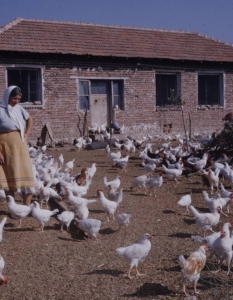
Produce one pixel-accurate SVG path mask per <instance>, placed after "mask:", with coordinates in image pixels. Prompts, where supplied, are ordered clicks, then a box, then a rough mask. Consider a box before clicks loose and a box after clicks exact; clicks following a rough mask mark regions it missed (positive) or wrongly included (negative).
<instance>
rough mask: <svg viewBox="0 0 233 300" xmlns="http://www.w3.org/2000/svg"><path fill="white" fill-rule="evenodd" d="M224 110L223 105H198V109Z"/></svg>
mask: <svg viewBox="0 0 233 300" xmlns="http://www.w3.org/2000/svg"><path fill="white" fill-rule="evenodd" d="M209 109H211V110H216V109H217V110H223V109H224V106H221V105H198V106H197V110H209Z"/></svg>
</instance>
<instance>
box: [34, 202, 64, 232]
mask: <svg viewBox="0 0 233 300" xmlns="http://www.w3.org/2000/svg"><path fill="white" fill-rule="evenodd" d="M32 205H33V206H32V216H33V218H34V219H36V220H37V221H38V222H39V223H40V224H41V232H43V231H44V224H45V223H47V222H48V221H49V219H50V217H51V216H53V215H56V214H57V213H59V210H58V209H57V208H56V209H54V210H52V211H51V210H48V209H41V208H40V205H39V203H38V202H37V201H35V202H33V204H32Z"/></svg>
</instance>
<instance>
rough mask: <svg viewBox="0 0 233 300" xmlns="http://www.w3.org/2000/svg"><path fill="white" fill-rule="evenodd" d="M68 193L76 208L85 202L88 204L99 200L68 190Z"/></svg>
mask: <svg viewBox="0 0 233 300" xmlns="http://www.w3.org/2000/svg"><path fill="white" fill-rule="evenodd" d="M67 194H68V198H67V199H68V202H69V203H70V204H71V205H72V206H73V207H74V208H78V207H79V206H80V205H82V204H83V203H84V204H86V205H88V204H91V203H94V202H96V201H97V200H95V199H93V200H88V199H85V198H82V197H79V196H74V194H73V193H72V192H71V191H69V190H67Z"/></svg>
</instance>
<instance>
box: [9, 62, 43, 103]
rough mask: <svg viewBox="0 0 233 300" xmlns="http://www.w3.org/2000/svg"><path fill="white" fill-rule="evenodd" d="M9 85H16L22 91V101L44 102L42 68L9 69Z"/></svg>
mask: <svg viewBox="0 0 233 300" xmlns="http://www.w3.org/2000/svg"><path fill="white" fill-rule="evenodd" d="M7 79H8V86H10V85H16V86H18V87H19V88H20V89H21V91H22V94H23V96H22V98H21V101H20V102H21V103H25V102H33V103H34V102H37V101H39V102H42V80H41V70H40V69H15V68H14V69H7Z"/></svg>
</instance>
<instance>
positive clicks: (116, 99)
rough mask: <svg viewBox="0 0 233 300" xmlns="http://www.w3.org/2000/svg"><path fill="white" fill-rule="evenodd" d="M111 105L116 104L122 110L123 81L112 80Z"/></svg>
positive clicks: (114, 105)
mask: <svg viewBox="0 0 233 300" xmlns="http://www.w3.org/2000/svg"><path fill="white" fill-rule="evenodd" d="M112 90H113V107H116V106H118V107H119V108H120V109H121V110H124V102H123V81H113V82H112Z"/></svg>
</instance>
